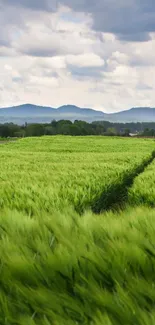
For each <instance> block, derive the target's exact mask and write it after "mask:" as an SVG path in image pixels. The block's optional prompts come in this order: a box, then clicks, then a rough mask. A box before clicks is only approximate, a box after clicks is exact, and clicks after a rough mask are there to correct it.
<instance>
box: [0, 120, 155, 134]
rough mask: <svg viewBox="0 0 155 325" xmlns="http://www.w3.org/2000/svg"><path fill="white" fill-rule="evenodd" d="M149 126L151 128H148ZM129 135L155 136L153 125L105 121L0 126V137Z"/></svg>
mask: <svg viewBox="0 0 155 325" xmlns="http://www.w3.org/2000/svg"><path fill="white" fill-rule="evenodd" d="M149 126H151V128H150V127H149ZM130 133H140V134H142V135H145V136H154V135H155V123H126V124H123V123H111V122H107V121H102V122H93V123H87V122H84V121H78V120H76V121H74V122H73V123H72V122H71V121H69V120H60V121H55V120H53V121H52V122H51V123H49V124H47V123H46V124H37V123H36V124H27V123H25V125H22V126H20V125H16V124H13V123H6V124H0V137H4V138H7V137H31V136H42V135H56V134H63V135H73V136H78V135H83V136H86V135H107V136H108V135H109V136H116V135H121V136H129V135H130Z"/></svg>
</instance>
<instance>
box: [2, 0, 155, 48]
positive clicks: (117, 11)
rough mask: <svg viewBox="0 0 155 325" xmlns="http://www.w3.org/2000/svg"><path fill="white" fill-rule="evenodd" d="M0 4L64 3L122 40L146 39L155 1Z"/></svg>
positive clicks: (153, 24)
mask: <svg viewBox="0 0 155 325" xmlns="http://www.w3.org/2000/svg"><path fill="white" fill-rule="evenodd" d="M1 4H2V5H3V8H4V7H5V6H6V5H10V6H13V7H15V6H16V7H18V6H22V7H25V8H29V9H33V10H45V11H54V10H56V9H57V8H58V7H59V5H65V6H68V7H70V8H72V9H73V10H75V11H81V12H85V13H89V14H91V15H92V17H93V22H94V23H93V28H94V29H95V30H97V31H102V32H108V33H113V34H115V35H116V36H117V37H118V38H119V39H121V40H123V41H124V40H125V41H138V42H142V41H148V40H149V39H150V36H149V33H151V32H155V1H154V0H147V1H146V0H130V1H129V2H126V1H124V0H117V1H116V0H98V1H96V0H52V1H50V0H1Z"/></svg>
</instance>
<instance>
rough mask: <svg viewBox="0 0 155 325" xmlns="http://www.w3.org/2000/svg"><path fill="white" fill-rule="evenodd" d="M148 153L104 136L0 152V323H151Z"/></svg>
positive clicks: (32, 142)
mask: <svg viewBox="0 0 155 325" xmlns="http://www.w3.org/2000/svg"><path fill="white" fill-rule="evenodd" d="M154 150H155V142H154V141H153V140H150V139H125V138H110V137H108V138H106V137H63V136H58V137H54V136H53V137H42V138H26V139H22V140H18V141H17V142H14V143H5V144H4V145H1V146H0V157H1V159H0V211H1V213H0V324H7V325H10V324H21V325H27V324H28V325H34V324H38V325H43V324H45V325H46V324H47V325H49V324H51V325H72V324H82V325H85V324H86V325H87V324H88V325H102V324H105V325H113V324H114V325H115V324H116V325H129V324H133V325H145V324H146V325H154V324H155V307H154V306H155V272H154V271H155V210H154V209H153V208H152V206H153V203H152V202H154V201H153V194H152V193H153V192H154V189H153V185H154V173H155V172H154V170H155V165H154V157H155V154H154ZM149 193H150V194H149ZM151 194H152V196H151ZM144 197H145V200H144V199H141V198H144ZM148 198H149V199H148ZM146 202H147V203H146ZM146 205H147V206H146Z"/></svg>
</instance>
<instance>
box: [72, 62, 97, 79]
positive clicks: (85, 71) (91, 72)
mask: <svg viewBox="0 0 155 325" xmlns="http://www.w3.org/2000/svg"><path fill="white" fill-rule="evenodd" d="M68 69H69V71H70V72H71V74H72V76H73V77H75V78H77V79H81V78H82V79H83V78H86V79H87V78H88V79H91V78H93V79H100V78H102V69H101V67H77V66H74V65H68Z"/></svg>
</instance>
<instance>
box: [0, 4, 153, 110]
mask: <svg viewBox="0 0 155 325" xmlns="http://www.w3.org/2000/svg"><path fill="white" fill-rule="evenodd" d="M154 53H155V0H130V1H125V0H117V1H116V0H97V1H96V0H60V1H57V0H0V107H4V106H10V105H16V104H21V103H34V104H40V105H48V106H53V107H58V106H60V105H63V104H75V105H77V106H80V107H91V108H94V109H99V110H103V111H105V112H115V111H119V110H124V109H128V108H130V107H135V106H152V107H155V54H154Z"/></svg>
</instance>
